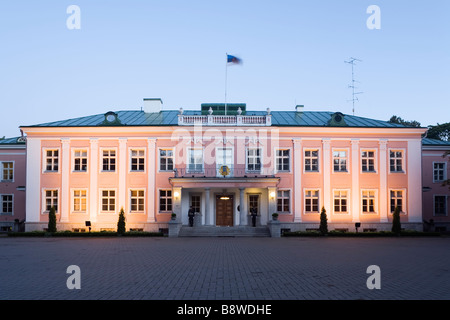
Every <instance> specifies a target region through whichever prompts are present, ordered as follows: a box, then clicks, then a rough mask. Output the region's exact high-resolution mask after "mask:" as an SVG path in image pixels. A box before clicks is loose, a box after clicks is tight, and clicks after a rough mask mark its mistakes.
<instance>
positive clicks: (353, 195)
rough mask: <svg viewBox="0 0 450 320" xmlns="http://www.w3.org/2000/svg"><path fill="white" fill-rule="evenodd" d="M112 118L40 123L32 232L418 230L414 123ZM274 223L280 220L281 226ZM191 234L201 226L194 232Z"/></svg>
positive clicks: (248, 114)
mask: <svg viewBox="0 0 450 320" xmlns="http://www.w3.org/2000/svg"><path fill="white" fill-rule="evenodd" d="M162 105H163V104H162V101H161V99H144V107H143V108H141V110H124V111H116V112H113V111H109V112H106V113H104V114H98V115H92V116H86V117H81V118H76V119H69V120H63V121H57V122H51V123H44V124H38V125H32V126H22V127H21V130H22V131H23V132H24V133H25V134H26V136H27V166H26V175H27V177H26V178H27V179H26V190H27V199H26V230H27V231H30V230H42V229H45V228H46V227H47V222H48V213H49V210H50V208H51V207H52V206H53V207H55V209H56V212H57V223H58V230H73V231H85V230H86V228H87V227H86V221H89V222H90V224H91V227H92V230H94V231H100V230H116V226H117V220H118V215H119V212H120V211H121V209H123V210H124V212H125V216H126V227H127V230H143V231H159V230H164V229H167V228H168V226H169V225H170V223H171V222H170V221H171V217H172V213H175V214H176V220H175V221H176V222H177V223H178V224H179V225H181V226H182V228H187V227H186V226H187V225H188V211H189V209H190V208H192V209H193V210H194V212H196V217H195V225H196V226H229V227H242V226H249V225H251V223H252V219H251V217H250V212H252V211H254V212H256V213H257V219H256V224H257V225H258V226H267V225H270V224H271V220H272V214H273V213H278V221H279V223H280V227H281V230H291V231H296V230H311V229H317V228H318V227H319V219H320V211H321V209H322V207H324V208H325V210H326V213H327V217H328V226H329V229H330V230H333V229H341V230H349V231H354V230H355V223H360V229H359V230H360V231H364V230H365V231H368V230H377V231H380V230H390V229H391V226H392V212H393V211H394V208H395V207H396V206H398V207H399V208H400V209H401V222H402V227H403V228H404V229H414V230H422V229H423V222H422V181H421V180H422V161H421V159H422V157H421V152H422V135H423V134H424V133H425V132H426V128H411V127H405V126H402V125H398V124H392V123H388V122H385V121H379V120H373V119H367V118H362V117H357V116H352V115H344V114H342V113H340V112H317V111H305V110H303V109H304V107H303V106H296V108H295V109H294V110H288V111H271V110H270V109H267V110H265V111H251V110H247V108H246V104H227V105H225V104H223V103H222V104H213V103H209V104H208V103H205V104H202V105H201V108H200V110H183V109H180V110H163V108H162ZM277 223H278V222H277ZM192 230H195V228H193V229H192Z"/></svg>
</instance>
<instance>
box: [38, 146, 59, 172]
mask: <svg viewBox="0 0 450 320" xmlns="http://www.w3.org/2000/svg"><path fill="white" fill-rule="evenodd" d="M48 151H58V157H57V159H58V170H47V152H48ZM51 158H52V159H55V157H54V156H52V157H51ZM54 165H55V164H54V161H52V167H53V166H54ZM61 165H62V163H61V148H51V147H49V148H43V149H42V173H60V172H61Z"/></svg>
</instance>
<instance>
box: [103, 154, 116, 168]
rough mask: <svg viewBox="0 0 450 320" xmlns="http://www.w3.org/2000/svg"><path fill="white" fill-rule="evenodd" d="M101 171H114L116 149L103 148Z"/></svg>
mask: <svg viewBox="0 0 450 320" xmlns="http://www.w3.org/2000/svg"><path fill="white" fill-rule="evenodd" d="M102 171H110V172H114V171H116V150H103V152H102Z"/></svg>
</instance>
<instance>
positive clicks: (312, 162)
mask: <svg viewBox="0 0 450 320" xmlns="http://www.w3.org/2000/svg"><path fill="white" fill-rule="evenodd" d="M305 171H309V172H314V171H319V150H317V149H315V150H305Z"/></svg>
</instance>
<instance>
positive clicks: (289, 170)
mask: <svg viewBox="0 0 450 320" xmlns="http://www.w3.org/2000/svg"><path fill="white" fill-rule="evenodd" d="M280 150H288V151H289V156H288V159H289V162H288V163H289V169H288V170H278V159H279V158H280V156H278V151H280ZM273 153H274V172H275V173H277V172H280V173H290V172H292V148H289V147H285V148H283V147H276V148H274V152H273ZM285 157H286V156H281V159H284V158H285Z"/></svg>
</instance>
